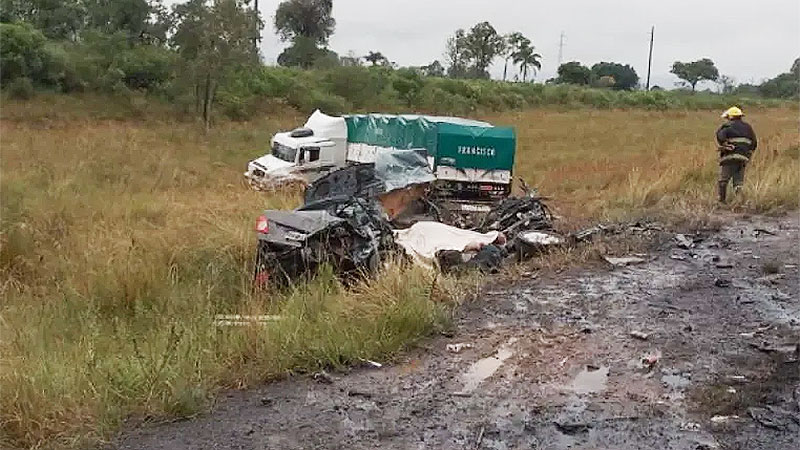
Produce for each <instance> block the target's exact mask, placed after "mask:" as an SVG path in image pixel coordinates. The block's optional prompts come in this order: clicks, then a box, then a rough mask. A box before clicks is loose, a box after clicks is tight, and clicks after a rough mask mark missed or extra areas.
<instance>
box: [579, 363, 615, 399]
mask: <svg viewBox="0 0 800 450" xmlns="http://www.w3.org/2000/svg"><path fill="white" fill-rule="evenodd" d="M607 381H608V367H599V368H594V367H592V368H589V367H585V368H584V369H583V370H581V371H580V373H578V375H577V376H576V377H575V379H573V380H572V384H571V385H570V390H572V391H573V392H575V393H576V394H591V393H594V392H600V391H603V390H605V388H606V382H607Z"/></svg>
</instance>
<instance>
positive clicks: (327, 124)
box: [305, 110, 347, 141]
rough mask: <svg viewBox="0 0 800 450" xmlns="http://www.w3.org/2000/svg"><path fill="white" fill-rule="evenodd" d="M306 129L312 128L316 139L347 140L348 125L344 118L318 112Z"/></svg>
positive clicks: (307, 123)
mask: <svg viewBox="0 0 800 450" xmlns="http://www.w3.org/2000/svg"><path fill="white" fill-rule="evenodd" d="M305 127H306V128H311V129H312V130H313V131H314V136H316V137H325V138H328V139H330V140H334V139H342V140H345V141H346V140H347V123H345V121H344V117H334V116H329V115H327V114H325V113H323V112H322V111H320V110H316V111H314V113H313V114H311V117H309V118H308V120H307V121H306V125H305Z"/></svg>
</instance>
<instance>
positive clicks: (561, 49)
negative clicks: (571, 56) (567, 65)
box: [558, 31, 564, 67]
mask: <svg viewBox="0 0 800 450" xmlns="http://www.w3.org/2000/svg"><path fill="white" fill-rule="evenodd" d="M562 59H564V32H563V31H562V32H561V38H559V40H558V66H559V67H561V60H562Z"/></svg>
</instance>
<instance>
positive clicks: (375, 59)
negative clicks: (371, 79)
mask: <svg viewBox="0 0 800 450" xmlns="http://www.w3.org/2000/svg"><path fill="white" fill-rule="evenodd" d="M364 59H365V60H366V61H369V62H371V63H372V65H373V66H377V65H378V63H381V64H385V62H388V60H387V59H386V57H385V56H383V53H381V52H369V54H368V55H367V56H365V57H364Z"/></svg>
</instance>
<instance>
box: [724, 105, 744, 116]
mask: <svg viewBox="0 0 800 450" xmlns="http://www.w3.org/2000/svg"><path fill="white" fill-rule="evenodd" d="M743 115H744V113H743V112H742V110H741V109H739V108H738V107H736V106H731V107H730V108H728V109H727V110H726V111H725V112H724V113H722V116H721V117H722V118H723V119H730V118H733V117H742V116H743Z"/></svg>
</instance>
